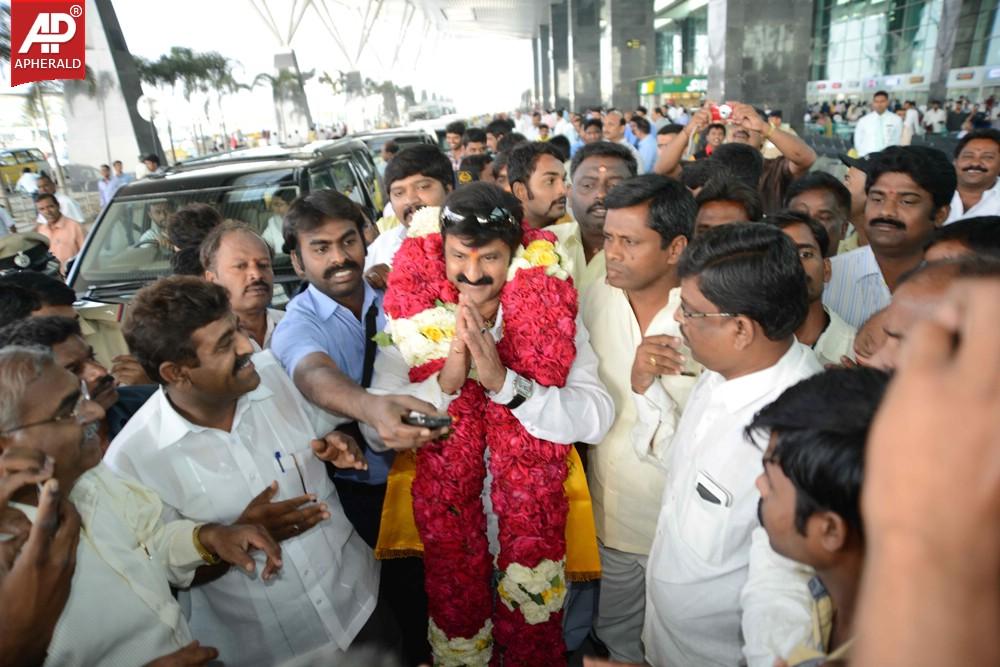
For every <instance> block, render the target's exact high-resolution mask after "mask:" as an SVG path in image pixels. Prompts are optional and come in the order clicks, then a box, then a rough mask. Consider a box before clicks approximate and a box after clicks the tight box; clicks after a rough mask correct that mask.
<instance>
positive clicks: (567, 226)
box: [545, 220, 587, 291]
mask: <svg viewBox="0 0 1000 667" xmlns="http://www.w3.org/2000/svg"><path fill="white" fill-rule="evenodd" d="M545 231H547V232H552V233H553V234H555V235H556V239H557V241H558V246H557V248H556V250H557V251H558V252H559V254H560V256H562V257H563V258H564V260H565V261H564V263H563V266H564V267H565V268H566V270H567V271H568V272H569V274H570V275H571V276H573V284H574V285H576V288H577V290H578V291H579V290H582V289H583V288H582V287H581V286H580V276H581V273H582V272H583V270H584V269H585V268H586V267H587V257H586V255H585V254H584V252H583V239H582V238H581V237H580V225H579V224H577V223H576V221H574V220H570V221H569V222H561V223H558V224H555V225H549V226H548V227H546V228H545Z"/></svg>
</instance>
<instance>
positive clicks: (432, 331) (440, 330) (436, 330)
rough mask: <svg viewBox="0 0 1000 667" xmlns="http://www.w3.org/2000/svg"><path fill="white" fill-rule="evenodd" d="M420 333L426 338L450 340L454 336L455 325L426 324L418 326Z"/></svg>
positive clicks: (437, 341)
mask: <svg viewBox="0 0 1000 667" xmlns="http://www.w3.org/2000/svg"><path fill="white" fill-rule="evenodd" d="M420 333H421V334H423V336H424V337H425V338H427V339H428V340H431V341H433V342H435V343H440V342H441V341H443V340H449V341H450V340H451V339H453V338H454V337H455V327H440V326H436V325H434V324H428V325H426V326H423V327H420Z"/></svg>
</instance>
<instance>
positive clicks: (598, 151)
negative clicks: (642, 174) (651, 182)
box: [569, 141, 639, 176]
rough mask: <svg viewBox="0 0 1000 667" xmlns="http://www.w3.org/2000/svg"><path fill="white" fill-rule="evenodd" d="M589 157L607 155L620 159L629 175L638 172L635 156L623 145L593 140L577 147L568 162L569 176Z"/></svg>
mask: <svg viewBox="0 0 1000 667" xmlns="http://www.w3.org/2000/svg"><path fill="white" fill-rule="evenodd" d="M590 157H609V158H614V159H617V160H621V161H622V162H624V163H625V166H626V167H627V168H628V173H629V175H630V176H635V175H636V174H637V173H639V165H638V163H637V162H636V161H635V156H634V155H633V154H632V151H630V150H629V149H628V148H626V147H625V146H622V145H621V144H616V143H614V142H613V141H595V142H594V143H592V144H584V145H583V146H580V148H578V149H577V151H576V155H574V156H573V161H572V162H570V163H569V173H570V176H572V175H573V174H575V173H576V170H577V169H579V168H580V165H581V164H583V161H584V160H586V159H587V158H590Z"/></svg>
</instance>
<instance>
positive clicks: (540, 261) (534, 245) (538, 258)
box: [524, 240, 559, 266]
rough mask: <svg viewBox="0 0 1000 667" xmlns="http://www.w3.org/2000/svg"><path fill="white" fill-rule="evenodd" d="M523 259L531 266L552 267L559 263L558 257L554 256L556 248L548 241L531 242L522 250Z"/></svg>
mask: <svg viewBox="0 0 1000 667" xmlns="http://www.w3.org/2000/svg"><path fill="white" fill-rule="evenodd" d="M524 258H525V259H526V260H528V261H529V262H530V263H531V265H532V266H552V265H553V264H558V263H559V255H558V254H556V247H555V245H553V244H552V243H551V242H550V241H544V240H538V241H532V242H531V243H529V244H528V247H527V248H525V249H524Z"/></svg>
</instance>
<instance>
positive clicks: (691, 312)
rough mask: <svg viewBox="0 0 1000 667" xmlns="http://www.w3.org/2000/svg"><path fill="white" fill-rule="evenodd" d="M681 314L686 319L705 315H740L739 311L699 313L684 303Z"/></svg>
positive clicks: (695, 318) (694, 318)
mask: <svg viewBox="0 0 1000 667" xmlns="http://www.w3.org/2000/svg"><path fill="white" fill-rule="evenodd" d="M680 311H681V316H682V317H683V318H684V319H685V320H697V319H700V318H703V317H739V314H738V313H699V312H697V311H694V310H688V309H687V308H686V307H684V305H683V304H682V305H681V307H680Z"/></svg>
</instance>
